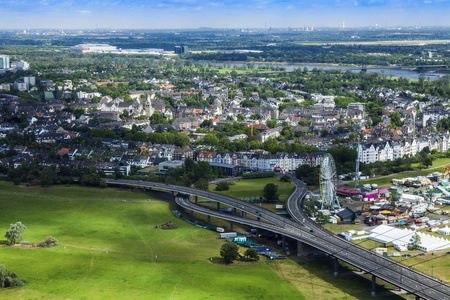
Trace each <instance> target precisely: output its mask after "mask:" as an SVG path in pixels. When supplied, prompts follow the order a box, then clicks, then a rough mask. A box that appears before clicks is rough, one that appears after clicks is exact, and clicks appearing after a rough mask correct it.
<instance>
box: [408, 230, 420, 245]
mask: <svg viewBox="0 0 450 300" xmlns="http://www.w3.org/2000/svg"><path fill="white" fill-rule="evenodd" d="M419 245H420V236H419V234H418V233H417V232H416V233H414V234H413V235H412V236H411V239H410V240H409V246H410V248H417V246H419Z"/></svg>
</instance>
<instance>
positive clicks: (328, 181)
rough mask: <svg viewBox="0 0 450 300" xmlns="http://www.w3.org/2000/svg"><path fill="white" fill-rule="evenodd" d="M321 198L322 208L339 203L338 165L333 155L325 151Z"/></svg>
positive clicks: (320, 178)
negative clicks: (337, 188)
mask: <svg viewBox="0 0 450 300" xmlns="http://www.w3.org/2000/svg"><path fill="white" fill-rule="evenodd" d="M319 181H320V198H321V199H322V209H323V208H324V207H326V208H332V207H333V206H334V204H337V205H339V201H337V198H336V181H337V175H336V165H335V164H334V159H333V156H331V154H330V153H325V155H324V156H323V157H322V161H321V163H320V175H319Z"/></svg>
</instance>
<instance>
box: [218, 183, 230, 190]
mask: <svg viewBox="0 0 450 300" xmlns="http://www.w3.org/2000/svg"><path fill="white" fill-rule="evenodd" d="M229 189H230V183H229V182H220V183H218V184H217V186H216V188H215V190H216V191H228V190H229Z"/></svg>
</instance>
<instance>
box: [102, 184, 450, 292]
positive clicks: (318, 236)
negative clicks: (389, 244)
mask: <svg viewBox="0 0 450 300" xmlns="http://www.w3.org/2000/svg"><path fill="white" fill-rule="evenodd" d="M105 181H106V183H108V184H109V185H126V186H138V187H145V188H152V189H161V190H166V191H170V192H172V193H174V196H175V200H176V202H177V203H178V204H179V205H180V206H182V207H183V208H185V209H187V210H190V211H195V212H198V213H202V214H205V215H210V216H215V217H218V218H221V219H224V220H228V221H230V222H238V223H241V224H246V225H250V226H254V227H258V228H261V229H266V230H269V231H272V232H275V233H279V234H281V235H283V236H287V237H290V238H292V239H295V240H297V241H300V242H303V243H305V244H308V245H310V246H312V247H315V248H317V249H319V250H321V251H323V252H324V253H326V254H328V255H329V256H331V257H334V258H335V259H339V260H342V261H345V262H347V263H349V264H350V265H353V266H355V267H357V268H359V269H360V270H362V271H364V272H366V273H369V274H371V275H372V276H373V277H372V288H373V289H372V294H374V293H375V290H374V288H375V281H376V278H377V277H378V278H381V279H383V280H384V281H386V282H389V283H391V284H393V285H395V286H397V287H399V288H401V289H403V290H405V291H407V292H409V293H412V294H414V295H416V296H417V297H420V298H423V299H439V300H444V299H447V300H450V286H449V285H448V284H446V283H443V282H441V281H439V280H437V279H435V278H433V277H431V276H428V275H426V274H424V273H422V272H419V271H417V270H414V269H411V268H409V267H407V266H405V265H402V264H400V263H397V262H395V261H394V260H392V259H388V258H385V257H382V256H379V255H377V254H375V253H374V252H372V251H370V250H368V249H366V248H363V247H360V246H358V245H355V244H353V243H350V242H348V241H346V240H344V239H342V238H339V237H337V236H335V235H334V234H332V233H330V232H329V231H327V230H325V229H323V228H322V227H319V226H318V225H317V224H315V223H314V222H312V221H311V220H310V219H309V218H308V217H307V216H306V215H305V214H304V212H303V211H302V209H301V201H302V199H303V198H304V196H305V194H306V192H307V189H306V185H305V184H303V183H302V182H300V181H299V180H297V179H293V182H294V183H295V185H296V188H295V190H294V192H293V193H292V194H291V196H290V197H289V199H288V205H287V209H288V211H289V213H290V214H291V215H292V217H293V219H294V220H289V219H286V218H284V217H281V216H279V215H277V214H275V213H273V212H271V211H269V210H266V209H263V208H260V207H258V206H256V205H253V204H250V203H246V202H243V201H240V200H238V199H235V198H232V197H228V196H224V195H220V194H217V193H213V192H209V191H203V190H198V189H194V188H188V187H182V186H176V185H168V184H161V183H156V182H143V181H138V180H124V179H118V180H114V179H105ZM175 193H180V194H179V196H176V195H175ZM183 195H191V196H194V197H195V196H198V197H204V198H207V199H210V200H212V201H216V202H217V203H223V204H226V205H228V206H230V207H234V208H236V209H239V210H242V211H245V212H246V213H247V214H251V215H253V216H255V217H256V218H257V219H256V220H255V219H251V218H243V217H239V216H235V215H230V214H225V213H221V212H219V211H216V210H212V209H208V208H205V207H202V206H199V205H198V204H196V203H193V202H192V201H190V199H191V197H190V196H189V197H186V196H183ZM258 219H259V220H258Z"/></svg>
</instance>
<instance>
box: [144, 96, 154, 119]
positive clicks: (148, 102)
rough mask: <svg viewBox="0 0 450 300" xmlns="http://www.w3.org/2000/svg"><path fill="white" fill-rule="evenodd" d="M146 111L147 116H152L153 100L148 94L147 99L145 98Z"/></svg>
mask: <svg viewBox="0 0 450 300" xmlns="http://www.w3.org/2000/svg"><path fill="white" fill-rule="evenodd" d="M144 111H145V114H146V115H147V117H151V116H152V115H153V107H152V100H150V95H148V96H147V100H145V103H144Z"/></svg>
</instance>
